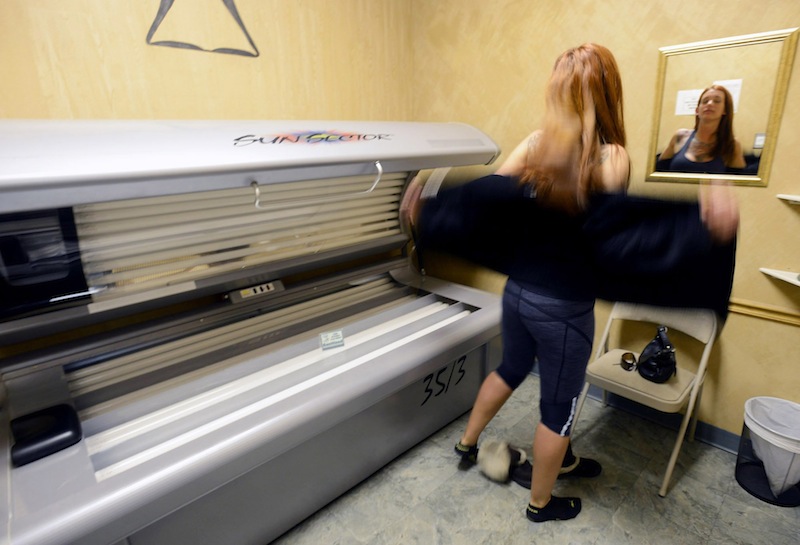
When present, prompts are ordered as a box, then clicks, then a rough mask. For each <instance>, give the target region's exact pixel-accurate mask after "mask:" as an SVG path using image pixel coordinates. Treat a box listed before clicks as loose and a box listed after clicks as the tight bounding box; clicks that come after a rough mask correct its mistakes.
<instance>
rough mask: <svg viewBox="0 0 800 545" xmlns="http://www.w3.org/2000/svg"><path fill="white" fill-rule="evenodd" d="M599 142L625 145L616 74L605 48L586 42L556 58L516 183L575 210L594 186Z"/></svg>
mask: <svg viewBox="0 0 800 545" xmlns="http://www.w3.org/2000/svg"><path fill="white" fill-rule="evenodd" d="M602 144H618V145H620V146H622V147H624V146H625V121H624V117H623V104H622V79H621V77H620V73H619V68H618V67H617V62H616V60H615V59H614V56H613V55H612V54H611V51H609V50H608V49H607V48H606V47H603V46H601V45H597V44H592V43H587V44H583V45H581V46H578V47H575V48H573V49H569V50H567V51H565V52H564V53H562V54H561V55H560V56H559V57H558V59H557V60H556V63H555V66H554V68H553V73H552V75H551V76H550V81H549V82H548V84H547V91H546V110H545V119H544V127H543V130H542V133H541V138H539V139H538V140H537V142H535V143H533V144H532V146H531V148H530V151H529V153H528V160H527V164H526V168H525V172H524V173H523V174H522V176H521V182H522V183H527V184H532V185H534V187H535V188H536V193H537V198H539V199H541V200H542V201H544V202H546V203H547V204H548V205H550V206H554V207H557V208H560V209H563V210H565V211H568V212H577V211H580V210H581V209H583V208H584V207H585V205H586V201H587V198H588V196H589V194H590V193H592V192H593V191H595V190H597V189H598V187H596V185H597V184H598V183H599V182H598V181H597V180H593V179H592V171H593V169H594V167H595V166H596V165H597V164H598V163H599V161H600V146H601V145H602Z"/></svg>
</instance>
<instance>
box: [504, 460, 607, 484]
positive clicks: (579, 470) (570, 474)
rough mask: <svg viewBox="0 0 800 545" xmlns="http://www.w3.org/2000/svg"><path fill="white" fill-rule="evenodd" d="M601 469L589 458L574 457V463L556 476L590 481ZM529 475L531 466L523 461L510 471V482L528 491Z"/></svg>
mask: <svg viewBox="0 0 800 545" xmlns="http://www.w3.org/2000/svg"><path fill="white" fill-rule="evenodd" d="M602 471H603V468H602V466H601V465H600V462H598V461H597V460H592V459H591V458H579V457H576V458H575V461H574V462H573V463H572V464H570V465H568V466H562V468H561V471H560V472H559V474H558V478H559V479H577V478H586V479H592V478H594V477H597V476H599V475H600V473H602ZM531 473H533V466H532V465H531V463H530V462H529V461H527V460H526V461H525V463H523V464H522V465H519V466H517V467H515V468H513V469H512V470H511V475H510V477H511V480H512V481H514V482H515V483H517V484H518V485H520V486H522V487H524V488H528V489H530V487H531Z"/></svg>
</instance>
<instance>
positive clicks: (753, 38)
mask: <svg viewBox="0 0 800 545" xmlns="http://www.w3.org/2000/svg"><path fill="white" fill-rule="evenodd" d="M798 35H800V27H795V28H787V29H783V30H775V31H772V32H761V33H758V34H747V35H744V36H734V37H730V38H720V39H715V40H706V41H702V42H692V43H687V44H681V45H674V46H667V47H662V48H659V63H658V75H657V77H656V94H655V96H656V104H655V107H654V108H653V123H652V131H651V136H650V147H649V154H648V159H647V175H646V176H645V181H648V182H677V183H703V182H704V181H709V180H727V181H730V182H731V183H734V184H737V185H751V186H761V187H766V186H767V184H768V182H769V174H770V170H771V168H772V159H773V155H774V153H775V146H776V144H777V139H778V132H779V130H780V124H781V119H782V118H783V110H784V106H785V103H786V93H787V91H788V87H789V77H790V76H791V72H792V65H793V63H794V55H795V50H796V49H797V41H798ZM770 42H782V44H783V45H782V47H781V53H780V60H779V61H778V72H777V75H776V81H775V88H774V91H773V95H772V101H771V105H770V109H769V118H768V120H767V129H766V130H767V134H766V140H765V142H764V147H763V149H762V152H761V156H760V160H759V165H758V172H757V174H756V175H743V174H695V173H691V174H688V173H680V172H664V171H657V170H656V155H657V154H658V153H659V151H660V150H659V146H658V136H659V132H660V131H659V129H660V127H661V125H662V112H661V105H662V104H663V102H664V91H665V90H664V86H665V81H666V74H667V61H668V59H669V58H670V57H673V56H676V55H685V54H689V53H701V52H704V51H713V50H718V49H726V48H733V47H742V46H747V45H757V44H764V43H770Z"/></svg>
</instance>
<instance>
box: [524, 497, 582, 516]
mask: <svg viewBox="0 0 800 545" xmlns="http://www.w3.org/2000/svg"><path fill="white" fill-rule="evenodd" d="M580 512H581V499H580V498H559V497H556V496H552V497H551V498H550V501H549V502H548V503H547V505H545V506H544V507H534V506H533V505H531V504H530V503H529V504H528V509H526V511H525V514H526V515H527V517H528V520H530V521H533V522H547V521H548V520H569V519H574V518H575V517H577V516H578V513H580Z"/></svg>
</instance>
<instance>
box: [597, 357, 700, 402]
mask: <svg viewBox="0 0 800 545" xmlns="http://www.w3.org/2000/svg"><path fill="white" fill-rule="evenodd" d="M625 352H626V350H622V349H618V348H617V349H613V350H610V351H609V352H607V353H605V354H604V355H603V356H601V357H600V358H598V359H596V360H595V361H593V362H592V363H590V364H589V366H588V367H587V369H586V380H587V381H588V382H589V383H591V384H594V385H596V386H598V387H599V388H602V389H603V390H606V391H608V392H611V393H613V394H617V395H620V396H623V397H625V398H627V399H630V400H632V401H635V402H637V403H641V404H643V405H647V406H649V407H653V408H655V409H658V410H659V411H662V412H666V413H675V412H678V411H679V410H681V408H682V407H683V406H684V404H685V401H686V399H687V398H688V397H689V394H690V393H691V389H692V383H693V382H694V379H695V376H696V375H695V374H694V373H692V372H691V371H688V370H686V369H681V368H680V367H679V368H678V372H677V374H676V375H673V376H672V377H671V378H670V379H669V380H668V381H667V382H665V383H663V384H657V383H655V382H651V381H649V380H647V379H645V378H643V377H642V376H641V375H639V373H638V372H637V371H635V370H634V371H626V370H624V369H623V368H622V366H621V365H620V357H621V356H622V354H624V353H625ZM634 355H635V356H636V360H637V361H638V360H639V354H637V353H635V352H634Z"/></svg>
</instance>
